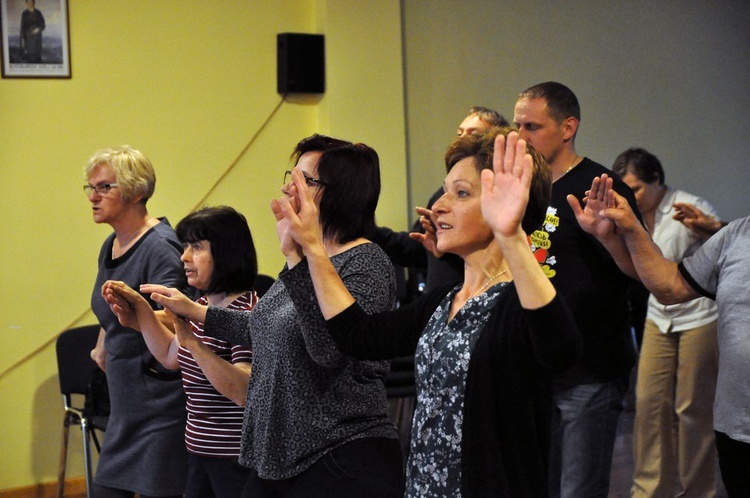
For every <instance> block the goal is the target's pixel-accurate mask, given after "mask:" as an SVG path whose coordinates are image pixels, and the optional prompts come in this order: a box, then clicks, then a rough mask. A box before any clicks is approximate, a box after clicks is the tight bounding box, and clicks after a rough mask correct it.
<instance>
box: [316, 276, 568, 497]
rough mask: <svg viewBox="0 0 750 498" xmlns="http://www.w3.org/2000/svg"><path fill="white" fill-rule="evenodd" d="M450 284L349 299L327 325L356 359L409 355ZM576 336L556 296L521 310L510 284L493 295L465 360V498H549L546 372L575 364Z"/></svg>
mask: <svg viewBox="0 0 750 498" xmlns="http://www.w3.org/2000/svg"><path fill="white" fill-rule="evenodd" d="M448 292H450V287H446V286H443V287H440V288H436V289H433V290H432V291H431V292H429V293H427V294H425V295H424V296H422V297H421V298H420V299H418V300H417V301H414V302H413V303H411V304H408V305H406V306H403V307H401V308H399V309H397V310H393V311H390V312H385V313H379V314H375V315H367V314H365V313H364V311H362V309H361V308H360V307H359V306H358V305H357V304H356V303H355V304H353V305H352V306H350V307H349V308H347V309H346V310H344V311H343V312H342V313H340V314H339V315H337V316H335V317H333V318H332V319H331V320H329V321H328V322H327V325H328V330H329V331H330V332H331V334H332V336H333V338H334V339H335V340H336V342H337V343H338V345H339V347H340V348H341V349H342V351H343V352H345V353H347V354H350V355H352V356H355V357H357V358H360V359H370V360H375V359H387V358H392V357H398V356H404V355H408V354H414V351H415V349H416V345H417V342H418V341H419V337H420V335H421V334H422V332H423V330H424V327H425V325H426V324H427V321H428V320H429V318H430V316H431V315H432V314H433V312H434V311H435V309H436V308H437V307H438V305H439V304H440V302H441V301H442V300H443V298H444V297H445V296H446V295H447V294H448ZM580 353H581V338H580V335H579V333H578V329H577V328H576V325H575V322H574V321H573V318H572V315H571V313H570V311H569V310H568V307H567V306H566V305H565V302H564V300H563V299H562V298H561V297H560V296H556V297H555V298H554V299H553V300H552V301H551V302H550V303H549V304H547V305H546V306H543V307H542V308H539V309H537V310H525V309H523V308H522V307H521V303H520V301H519V299H518V293H517V292H516V289H515V286H514V285H512V284H511V287H510V288H509V289H507V291H506V292H504V293H503V294H502V296H500V298H499V299H498V301H497V303H496V305H495V307H494V309H493V311H492V314H491V316H490V319H489V322H488V323H487V324H486V326H485V328H484V330H483V331H482V333H481V335H480V336H479V339H478V340H477V343H476V345H475V347H474V350H473V352H472V354H471V359H470V362H469V371H468V376H467V380H466V394H465V401H464V425H463V437H462V442H461V451H462V455H463V457H462V458H463V461H462V463H461V475H462V483H461V488H462V493H463V495H464V496H465V497H467V498H468V497H489V496H495V497H513V498H521V497H533V498H539V497H545V496H548V488H547V486H548V482H547V469H548V453H549V438H550V416H551V408H552V395H551V392H552V391H551V373H553V372H557V371H560V370H562V369H564V368H566V367H568V366H570V365H571V364H572V363H573V362H575V361H576V360H577V359H578V357H579V356H580Z"/></svg>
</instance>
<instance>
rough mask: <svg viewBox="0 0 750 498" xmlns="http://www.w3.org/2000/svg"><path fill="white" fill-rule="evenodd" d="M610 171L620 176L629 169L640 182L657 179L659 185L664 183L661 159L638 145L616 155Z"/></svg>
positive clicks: (649, 181) (651, 181) (652, 181)
mask: <svg viewBox="0 0 750 498" xmlns="http://www.w3.org/2000/svg"><path fill="white" fill-rule="evenodd" d="M612 171H614V172H615V173H617V174H618V175H619V176H620V178H622V177H623V176H625V175H626V174H628V171H630V172H631V173H633V174H634V175H635V176H637V177H638V179H639V180H640V181H642V182H646V183H654V180H659V185H664V168H662V166H661V161H659V159H658V158H657V157H656V156H655V155H653V154H652V153H650V152H649V151H647V150H646V149H641V148H640V147H631V148H629V149H628V150H626V151H625V152H623V153H622V154H620V155H619V156H617V159H615V164H614V165H613V166H612Z"/></svg>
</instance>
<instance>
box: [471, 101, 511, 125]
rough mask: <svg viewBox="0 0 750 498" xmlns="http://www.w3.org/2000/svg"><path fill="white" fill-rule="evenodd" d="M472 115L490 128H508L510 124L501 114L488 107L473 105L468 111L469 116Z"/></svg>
mask: <svg viewBox="0 0 750 498" xmlns="http://www.w3.org/2000/svg"><path fill="white" fill-rule="evenodd" d="M473 115H476V116H477V117H479V119H481V120H482V121H484V122H486V123H488V124H490V125H492V126H510V123H509V122H508V120H507V119H505V117H503V115H502V114H500V113H499V112H497V111H496V110H494V109H490V108H488V107H482V106H478V105H475V106H474V107H472V108H471V109H469V116H473Z"/></svg>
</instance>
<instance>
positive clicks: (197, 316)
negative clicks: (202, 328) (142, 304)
mask: <svg viewBox="0 0 750 498" xmlns="http://www.w3.org/2000/svg"><path fill="white" fill-rule="evenodd" d="M140 291H141V292H142V293H144V294H150V297H151V299H152V300H153V301H154V302H155V303H157V304H161V305H162V306H164V308H166V309H169V310H171V311H172V312H173V313H174V314H175V315H177V316H179V317H181V318H187V319H188V320H192V321H194V322H201V323H205V321H206V310H207V309H208V306H204V305H202V304H198V303H196V302H195V301H193V300H192V299H190V298H189V297H187V296H186V295H185V294H183V293H182V292H180V290H179V289H175V288H172V287H165V286H163V285H156V284H143V285H141V287H140Z"/></svg>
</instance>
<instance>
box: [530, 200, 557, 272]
mask: <svg viewBox="0 0 750 498" xmlns="http://www.w3.org/2000/svg"><path fill="white" fill-rule="evenodd" d="M558 226H560V218H559V217H558V216H557V208H554V207H552V206H550V207H548V208H547V214H546V215H545V217H544V226H542V228H540V229H539V230H536V231H535V232H533V233H532V234H531V235H529V245H530V246H531V252H533V253H534V257H535V258H536V260H537V261H538V262H539V264H540V265H541V267H542V270H544V274H545V275H547V277H548V278H552V277H554V276H555V274H556V273H557V272H556V271H555V270H554V269H553V268H552V267H553V266H554V265H555V263H556V262H557V261H556V260H555V257H554V256H552V255H550V254H549V249H550V247H551V246H552V242H551V241H550V238H549V234H550V233H552V232H554V231H555V230H557V227H558Z"/></svg>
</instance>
